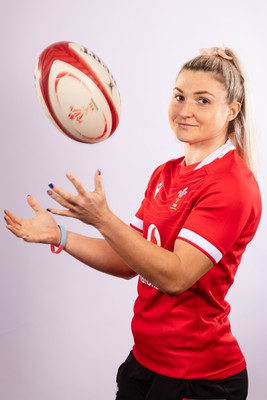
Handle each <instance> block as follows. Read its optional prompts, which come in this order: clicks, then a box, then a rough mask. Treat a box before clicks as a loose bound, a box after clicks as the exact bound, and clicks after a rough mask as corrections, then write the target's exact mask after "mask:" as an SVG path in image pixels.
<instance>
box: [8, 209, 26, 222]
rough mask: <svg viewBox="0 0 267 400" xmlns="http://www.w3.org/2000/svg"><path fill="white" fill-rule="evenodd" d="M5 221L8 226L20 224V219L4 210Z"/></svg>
mask: <svg viewBox="0 0 267 400" xmlns="http://www.w3.org/2000/svg"><path fill="white" fill-rule="evenodd" d="M5 220H6V222H7V224H9V225H11V224H12V225H21V222H22V218H20V217H17V216H16V215H14V214H12V213H11V212H10V211H8V210H5Z"/></svg>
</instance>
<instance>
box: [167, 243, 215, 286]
mask: <svg viewBox="0 0 267 400" xmlns="http://www.w3.org/2000/svg"><path fill="white" fill-rule="evenodd" d="M174 253H175V254H176V255H177V256H178V257H179V259H180V268H181V269H182V271H183V276H184V278H183V279H182V280H180V282H179V290H178V291H179V292H180V293H182V292H184V291H185V290H187V289H189V288H190V287H191V286H193V284H194V283H195V282H196V281H198V280H199V279H200V278H201V277H202V276H203V275H204V274H205V273H206V272H208V271H209V270H210V269H211V268H212V266H213V265H214V263H213V262H212V260H211V259H210V258H209V257H208V256H207V255H206V254H205V253H203V252H202V251H201V250H199V249H198V248H197V247H195V246H193V245H192V244H190V243H188V242H186V241H184V240H181V239H177V240H176V241H175V246H174Z"/></svg>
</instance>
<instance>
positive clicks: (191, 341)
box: [5, 48, 261, 400]
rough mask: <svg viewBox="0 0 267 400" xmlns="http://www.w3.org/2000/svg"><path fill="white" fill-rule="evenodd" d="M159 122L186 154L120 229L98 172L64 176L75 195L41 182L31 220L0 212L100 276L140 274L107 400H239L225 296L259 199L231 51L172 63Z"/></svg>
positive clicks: (242, 90)
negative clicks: (90, 186)
mask: <svg viewBox="0 0 267 400" xmlns="http://www.w3.org/2000/svg"><path fill="white" fill-rule="evenodd" d="M169 120H170V125H171V128H172V130H173V131H174V133H175V135H176V136H177V138H178V140H180V141H182V142H183V143H184V151H185V155H184V157H181V158H178V159H175V160H170V161H168V162H166V163H165V164H163V165H161V166H159V167H158V168H157V169H156V170H155V171H154V173H153V174H152V177H151V179H150V181H149V183H148V187H147V190H146V194H145V198H144V200H143V202H142V204H141V207H140V208H139V210H138V211H137V213H136V215H135V217H134V218H133V220H132V223H131V226H130V227H129V226H127V225H126V224H124V223H123V222H122V221H121V220H120V219H119V218H118V217H117V216H116V215H114V214H113V213H112V211H111V210H110V209H109V207H108V204H107V201H106V198H105V193H104V190H103V187H102V182H101V174H100V172H99V171H98V172H97V173H96V174H95V190H94V191H93V192H89V191H87V189H86V188H85V187H84V186H83V185H82V183H81V182H79V181H78V180H77V179H76V178H75V177H74V176H73V175H71V174H68V175H67V177H68V179H69V180H70V181H71V182H72V184H73V185H74V186H75V188H76V190H77V194H76V195H71V194H69V193H68V192H66V191H65V190H63V189H62V188H61V187H59V186H57V185H54V184H50V185H49V186H50V189H49V190H48V194H49V195H50V196H51V197H52V198H53V199H54V200H55V201H57V202H58V203H59V204H60V205H61V206H63V207H64V209H62V210H57V209H51V210H48V211H49V212H47V211H46V210H44V209H43V208H41V207H40V205H39V204H38V203H37V202H36V200H35V199H34V198H33V197H31V196H28V203H29V205H30V206H31V207H32V209H33V210H34V211H35V216H34V218H32V219H29V220H26V219H22V218H19V217H17V216H15V215H13V214H12V213H10V212H9V211H5V219H6V222H7V228H8V229H9V230H10V231H11V232H12V233H14V234H15V235H16V236H18V237H21V238H22V239H24V240H25V241H27V242H39V243H48V244H50V245H51V249H52V251H53V252H57V253H58V252H60V251H61V250H62V249H63V248H64V250H65V251H66V252H68V253H69V254H70V255H72V256H74V257H75V258H77V259H78V260H80V261H81V262H83V263H85V264H87V265H88V266H90V267H92V268H94V269H97V270H99V271H101V272H105V273H108V274H111V275H114V276H117V277H123V278H127V279H129V278H132V277H134V276H136V275H139V280H138V297H137V300H136V302H135V306H134V317H133V321H132V331H133V336H134V347H133V349H132V351H131V353H130V354H129V356H128V358H127V359H126V361H125V362H124V363H123V364H122V365H121V366H120V368H119V371H118V375H117V383H118V392H117V397H116V398H117V400H122V399H127V400H131V399H134V400H139V399H140V400H141V399H146V400H162V399H164V400H168V399H169V400H172V399H173V400H178V399H183V398H194V399H196V398H198V399H200V398H201V399H215V398H216V399H227V400H233V399H234V400H244V399H246V397H247V386H248V381H247V371H246V362H245V359H244V356H243V354H242V352H241V350H240V348H239V346H238V343H237V341H236V339H235V338H234V337H233V335H232V333H231V327H230V323H229V320H228V314H229V311H230V306H229V304H228V303H227V302H226V301H225V296H226V294H227V291H228V289H229V287H230V286H231V285H232V283H233V281H234V276H235V273H236V270H237V267H238V265H239V263H240V260H241V257H242V254H243V252H244V251H245V248H246V245H247V244H248V243H249V242H250V241H251V240H252V238H253V236H254V234H255V232H256V230H257V227H258V224H259V221H260V216H261V198H260V192H259V188H258V185H257V182H256V180H255V178H254V175H253V173H252V171H251V169H252V166H253V163H252V154H251V143H250V138H251V132H250V131H249V129H248V122H249V116H248V98H247V89H246V82H245V80H244V77H243V73H242V71H241V68H240V65H239V62H238V60H237V57H236V55H235V54H234V53H233V52H232V51H231V50H230V49H224V48H212V49H208V50H207V49H206V50H202V51H201V55H200V56H198V57H196V58H194V59H193V60H191V61H189V62H188V63H186V64H185V65H184V66H183V67H182V69H181V71H180V72H179V74H178V77H177V79H176V82H175V87H174V89H173V94H172V99H171V102H170V105H169ZM51 214H55V215H61V216H68V217H73V218H77V219H79V220H81V221H83V222H85V223H87V224H89V225H92V226H94V227H95V228H97V229H98V230H99V232H100V233H101V234H102V236H103V239H98V238H89V237H85V236H82V235H78V234H76V233H73V232H67V234H66V231H65V229H64V228H63V227H62V226H60V227H58V226H57V224H56V222H55V220H54V218H53V217H52V215H51ZM56 246H59V247H58V249H57V250H56Z"/></svg>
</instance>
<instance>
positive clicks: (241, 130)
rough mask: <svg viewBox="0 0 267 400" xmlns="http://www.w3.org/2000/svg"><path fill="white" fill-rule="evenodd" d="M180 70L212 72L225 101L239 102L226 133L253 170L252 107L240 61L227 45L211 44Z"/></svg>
mask: <svg viewBox="0 0 267 400" xmlns="http://www.w3.org/2000/svg"><path fill="white" fill-rule="evenodd" d="M183 70H191V71H204V72H209V73H212V74H214V77H215V79H218V81H219V82H221V83H222V84H223V86H224V88H225V90H226V92H227V102H228V104H231V103H232V101H237V102H239V103H240V105H241V108H240V111H239V113H238V115H237V116H236V118H235V119H234V120H233V121H231V122H230V123H229V126H228V136H229V137H230V138H231V140H232V142H233V144H234V145H235V147H236V150H237V152H238V154H239V155H240V156H241V157H242V158H243V160H244V161H245V162H246V164H247V165H248V167H249V168H250V169H251V170H252V171H253V172H255V171H254V169H255V160H254V157H255V148H254V147H255V143H254V126H253V123H252V110H251V104H250V101H249V94H248V87H247V80H246V78H245V76H244V71H243V68H242V66H241V63H240V61H239V59H238V57H237V55H236V54H235V52H234V51H233V50H231V49H229V48H224V49H221V48H219V47H214V48H212V49H207V50H205V51H204V52H203V53H202V55H199V56H197V57H195V58H193V59H192V60H190V61H188V62H187V63H185V64H184V65H183V67H182V68H181V70H180V72H182V71H183Z"/></svg>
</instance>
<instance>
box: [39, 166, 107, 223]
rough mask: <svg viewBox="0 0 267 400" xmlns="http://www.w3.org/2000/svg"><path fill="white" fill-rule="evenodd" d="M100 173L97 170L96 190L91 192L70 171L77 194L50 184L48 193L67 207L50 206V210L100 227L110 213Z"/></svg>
mask: <svg viewBox="0 0 267 400" xmlns="http://www.w3.org/2000/svg"><path fill="white" fill-rule="evenodd" d="M100 175H101V174H100V171H99V170H98V171H96V173H95V180H94V182H95V190H94V191H93V192H89V191H88V190H87V189H86V188H85V186H84V185H83V184H82V183H81V182H80V181H78V179H77V178H76V177H75V176H73V175H72V174H70V173H68V174H67V175H66V176H67V178H68V179H69V181H70V182H71V183H72V184H73V186H74V187H75V188H76V190H77V194H76V195H72V194H71V193H68V192H66V191H65V190H63V189H62V188H60V187H59V186H57V185H54V184H52V185H49V186H50V187H51V186H52V187H51V189H49V190H48V191H47V193H48V194H49V195H50V197H52V199H54V200H55V201H56V202H58V203H59V204H60V205H61V206H63V207H64V208H65V209H64V210H57V209H54V208H50V209H49V210H50V211H51V212H52V213H53V214H55V215H61V216H66V217H72V218H76V219H79V220H80V221H82V222H84V223H86V224H89V225H92V226H94V227H95V228H97V229H99V228H100V227H101V223H102V221H105V219H106V218H107V216H108V214H109V213H110V210H109V207H108V205H107V201H106V196H105V192H104V189H103V186H102V181H101V176H100Z"/></svg>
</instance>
